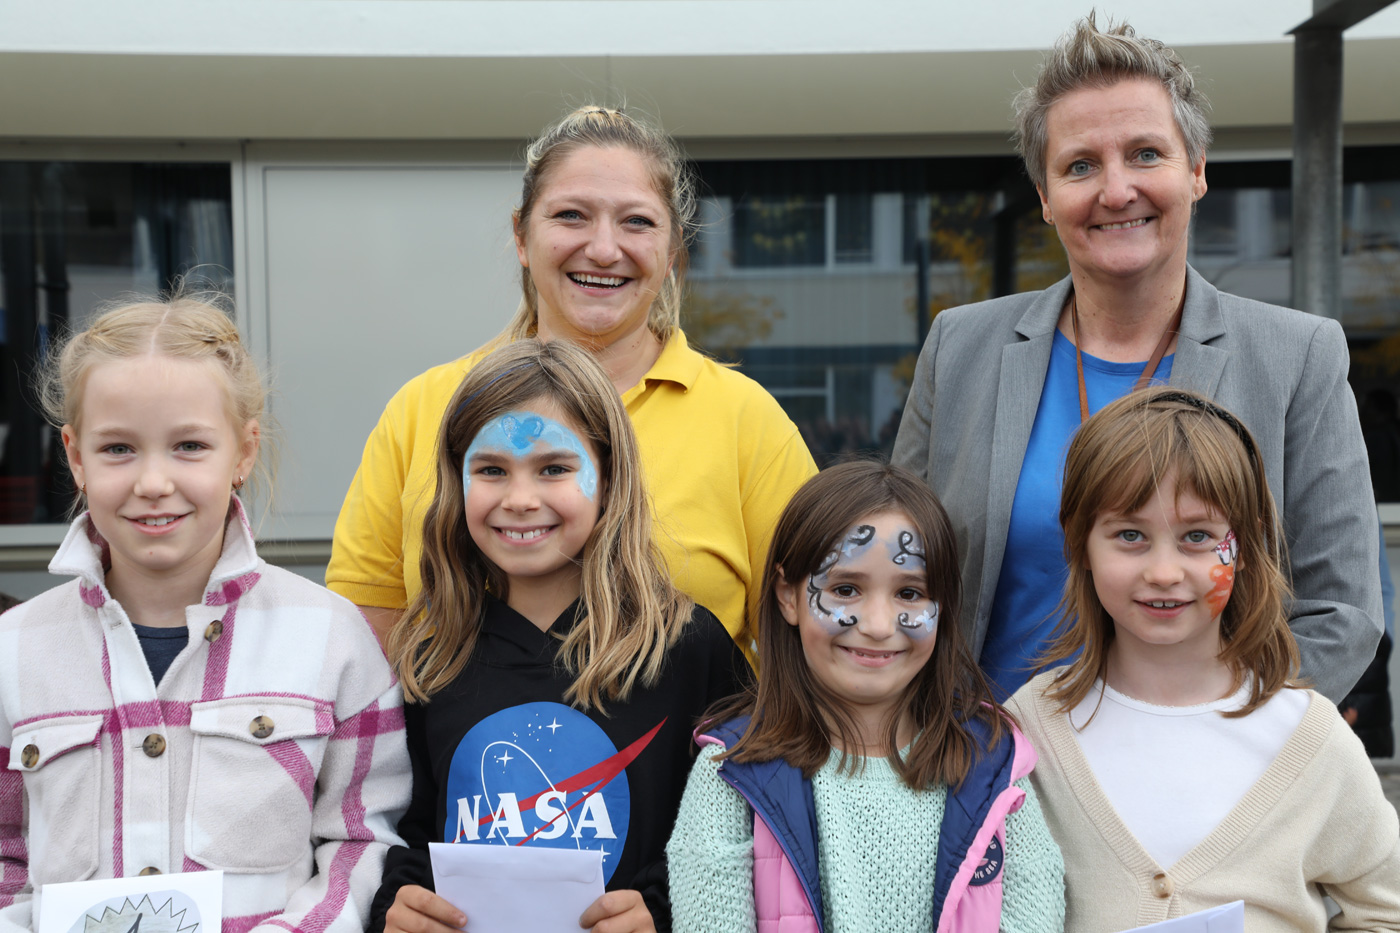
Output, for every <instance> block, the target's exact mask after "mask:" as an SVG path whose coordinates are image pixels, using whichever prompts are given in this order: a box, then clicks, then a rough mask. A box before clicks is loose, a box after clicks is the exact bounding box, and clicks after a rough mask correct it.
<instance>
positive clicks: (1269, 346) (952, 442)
mask: <svg viewBox="0 0 1400 933" xmlns="http://www.w3.org/2000/svg"><path fill="white" fill-rule="evenodd" d="M1069 287H1070V280H1069V279H1068V278H1066V279H1064V280H1063V281H1061V282H1059V283H1057V284H1055V285H1054V286H1052V287H1050V288H1048V289H1046V290H1045V291H1043V292H1030V293H1027V294H1023V295H1012V296H1010V297H1006V298H997V299H993V300H992V301H984V302H981V303H978V304H973V305H965V306H963V307H960V308H952V309H949V310H947V311H944V312H942V313H941V314H939V315H938V316H937V317H936V318H934V321H933V326H932V328H931V329H930V331H929V335H928V340H927V342H926V343H925V344H924V348H923V352H922V353H920V355H919V365H918V367H917V369H916V370H915V372H914V384H913V388H912V389H911V390H910V392H909V401H908V403H907V404H906V405H905V408H904V418H903V421H902V422H901V423H900V427H899V436H898V438H897V439H896V440H895V445H894V457H893V459H894V462H895V463H896V464H898V465H900V466H902V467H906V468H908V469H910V470H913V471H914V472H915V473H917V474H918V475H919V476H921V477H923V479H924V481H925V482H927V483H928V484H929V486H930V487H931V488H932V489H933V491H934V492H935V493H937V494H938V497H939V498H940V499H941V500H942V501H943V505H944V507H945V508H946V509H947V510H948V514H949V515H950V516H951V517H952V520H953V527H954V529H955V530H956V532H957V538H958V548H959V555H960V560H961V562H962V579H963V611H962V619H961V621H962V624H963V630H964V632H965V633H966V634H967V636H968V639H969V642H970V646H971V648H972V650H973V652H974V657H977V656H980V654H981V650H982V643H983V641H984V640H985V638H986V635H987V624H988V619H989V618H990V616H991V608H992V598H993V596H994V595H995V593H996V586H997V578H998V576H999V575H1000V573H1001V561H1002V556H1003V555H1004V553H1005V551H1006V534H1007V529H1008V528H1009V526H1010V523H1011V500H1012V496H1013V494H1014V493H1015V490H1016V483H1017V480H1018V478H1019V477H1020V475H1021V461H1022V458H1023V457H1024V456H1025V453H1026V444H1027V442H1028V441H1029V440H1030V436H1031V426H1032V424H1033V423H1034V421H1035V414H1036V409H1037V407H1038V406H1039V404H1040V391H1041V388H1042V387H1043V386H1044V385H1045V374H1046V371H1047V370H1048V368H1049V365H1050V347H1051V344H1052V342H1053V339H1054V333H1055V325H1056V322H1057V321H1058V320H1059V317H1060V309H1061V308H1063V307H1064V303H1065V300H1066V299H1067V297H1068V293H1069ZM1348 362H1349V358H1348V355H1347V346H1346V340H1345V338H1344V337H1343V335H1342V328H1341V326H1340V325H1339V324H1338V323H1337V322H1336V321H1334V320H1331V319H1328V318H1323V317H1318V316H1316V315H1312V314H1304V313H1303V312H1301V311H1293V310H1290V309H1288V308H1280V307H1278V306H1276V305H1269V304H1264V303H1263V302H1259V301H1251V300H1249V299H1247V298H1239V297H1237V296H1235V295H1229V294H1226V293H1224V292H1221V291H1218V290H1216V288H1215V287H1214V286H1213V285H1211V284H1210V283H1209V282H1207V281H1206V280H1205V279H1203V278H1201V277H1200V276H1199V275H1198V274H1197V273H1196V272H1195V270H1194V269H1189V268H1188V269H1187V276H1186V303H1185V306H1184V308H1183V311H1182V316H1181V331H1180V335H1179V336H1178V338H1177V344H1176V355H1175V359H1174V361H1173V363H1172V375H1171V384H1172V385H1174V386H1182V387H1185V388H1190V389H1194V390H1196V391H1198V392H1201V393H1203V394H1205V395H1207V396H1210V397H1212V398H1214V399H1215V400H1217V401H1218V402H1220V404H1222V405H1224V406H1225V407H1226V408H1229V409H1230V410H1231V411H1233V412H1234V413H1235V414H1237V415H1238V416H1239V417H1240V418H1241V419H1242V420H1243V421H1244V423H1245V424H1246V425H1248V426H1249V429H1250V431H1251V432H1253V434H1254V437H1255V439H1256V440H1257V441H1258V442H1259V447H1260V452H1261V453H1262V455H1263V458H1264V469H1265V472H1266V474H1267V475H1268V478H1269V486H1270V488H1271V490H1272V491H1273V494H1274V498H1275V500H1276V501H1277V502H1278V504H1279V508H1280V510H1281V512H1282V516H1283V525H1284V533H1285V536H1286V539H1287V543H1288V552H1289V558H1290V561H1289V563H1290V569H1291V573H1292V577H1291V578H1292V580H1293V586H1294V589H1295V591H1296V592H1295V597H1294V600H1293V602H1292V604H1291V606H1290V612H1289V615H1290V619H1291V622H1290V624H1291V626H1292V628H1293V634H1294V636H1295V637H1296V638H1297V639H1298V648H1299V650H1300V651H1301V652H1302V656H1303V676H1304V677H1307V678H1309V679H1310V680H1311V681H1312V683H1313V685H1314V686H1315V688H1316V689H1317V690H1318V692H1320V693H1322V694H1324V695H1326V696H1328V697H1330V698H1331V699H1332V700H1334V701H1335V700H1340V699H1341V698H1342V697H1343V696H1344V695H1346V693H1347V691H1348V690H1349V689H1350V688H1351V686H1352V684H1354V683H1355V682H1356V680H1357V678H1358V677H1360V676H1361V672H1362V671H1363V670H1365V668H1366V665H1367V664H1369V663H1370V661H1371V658H1372V657H1373V656H1374V654H1375V649H1376V644H1377V642H1378V641H1379V640H1380V635H1381V630H1382V616H1381V595H1380V594H1381V590H1380V571H1379V566H1380V565H1379V557H1380V555H1379V553H1378V542H1377V535H1376V509H1375V504H1374V500H1373V499H1372V497H1371V475H1370V469H1369V466H1368V462H1367V459H1366V447H1365V444H1364V442H1363V441H1362V439H1361V425H1360V423H1359V421H1358V420H1357V415H1356V400H1355V398H1354V397H1353V396H1352V392H1351V388H1350V386H1348V385H1347V366H1348ZM1036 648H1038V646H1030V647H1028V651H1027V654H1028V656H1029V655H1031V654H1033V652H1034V650H1035V649H1036Z"/></svg>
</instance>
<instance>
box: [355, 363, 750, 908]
mask: <svg viewBox="0 0 1400 933" xmlns="http://www.w3.org/2000/svg"><path fill="white" fill-rule="evenodd" d="M447 412H448V413H447V416H446V417H445V418H444V420H443V423H442V426H441V429H440V432H439V439H438V463H437V491H436V494H435V496H434V499H433V502H432V505H431V506H430V507H429V509H428V512H427V519H426V523H425V528H424V535H423V538H424V554H423V562H422V574H423V591H422V594H421V595H420V596H419V597H418V598H417V599H416V600H415V601H414V602H413V604H412V605H411V606H410V607H409V609H408V611H407V612H406V613H405V615H404V621H403V622H402V623H401V624H400V625H398V626H396V627H395V628H394V629H393V632H392V634H391V635H390V638H389V642H388V651H389V656H390V659H391V661H392V662H393V664H394V666H395V668H396V669H397V671H398V673H399V677H400V680H401V682H402V684H403V688H404V693H405V697H406V700H407V703H406V706H405V720H406V728H407V731H408V742H409V752H410V757H411V759H412V764H413V797H412V800H411V802H410V804H409V807H408V810H407V812H406V813H405V814H404V817H403V819H402V821H401V822H400V824H399V832H400V835H402V836H403V839H404V842H405V843H406V845H405V846H404V847H399V848H395V849H392V850H391V851H390V853H389V856H388V859H387V862H386V864H385V871H384V882H383V885H382V886H381V888H380V890H379V894H378V896H377V897H376V898H375V902H374V905H373V907H372V909H371V926H370V928H371V930H376V931H377V930H379V929H386V930H389V931H404V933H449V931H451V930H453V929H457V928H461V927H463V926H464V925H465V924H466V923H467V922H468V920H469V918H467V917H464V916H463V915H462V913H461V912H460V911H458V910H457V909H456V908H454V907H453V906H452V905H451V904H449V903H448V902H447V901H446V900H444V899H443V898H441V897H439V896H438V895H436V894H435V893H433V892H432V891H431V890H429V889H430V888H431V886H432V872H431V866H430V862H429V857H428V843H430V842H453V843H461V844H468V845H522V844H523V845H530V846H553V847H565V848H570V849H577V848H587V849H597V850H600V851H602V853H603V872H604V878H605V883H606V888H607V892H608V893H606V894H604V895H603V897H601V898H600V899H599V900H598V901H597V902H595V903H594V904H593V905H592V907H590V908H589V909H588V910H587V911H586V912H585V913H584V914H583V916H582V917H580V918H579V926H580V927H581V928H594V926H595V925H597V924H600V923H603V922H604V921H607V923H606V925H605V926H604V927H602V928H603V929H606V930H609V931H629V930H637V931H647V930H652V929H660V930H666V929H669V928H670V911H669V903H668V898H667V884H666V869H665V862H664V847H665V842H666V838H667V836H668V834H669V833H670V830H671V825H672V822H673V821H674V819H675V814H676V809H677V808H678V806H679V805H680V797H681V792H682V790H683V789H684V785H685V776H686V773H687V772H688V770H689V767H690V762H691V760H692V759H693V751H692V742H691V729H692V728H693V727H694V724H695V722H696V721H697V720H698V718H699V716H700V715H701V713H702V712H703V711H704V710H705V708H706V707H707V706H708V705H709V704H710V703H712V702H714V701H716V700H718V699H719V698H721V697H724V696H728V695H730V694H732V693H734V692H736V691H737V690H739V689H742V687H743V684H744V682H745V681H746V679H747V672H748V667H747V664H746V663H745V661H744V660H743V656H742V655H741V654H740V653H739V650H738V648H737V647H736V646H735V644H734V641H733V639H732V638H730V637H729V635H728V634H727V633H726V631H725V629H724V627H723V626H722V625H721V624H720V623H719V621H718V620H717V619H716V618H715V617H714V616H713V615H711V614H710V613H709V612H708V611H707V610H705V609H703V608H701V607H698V606H695V605H694V604H693V603H692V602H691V600H690V599H689V598H688V597H686V596H685V595H683V594H682V593H680V592H679V591H678V590H676V589H675V588H674V586H672V584H671V582H670V580H669V577H668V575H667V574H666V572H665V570H664V565H663V564H662V562H661V560H660V558H659V557H658V555H657V552H656V549H655V547H654V544H653V542H652V540H651V528H652V525H651V517H650V507H649V503H648V500H647V495H646V492H645V489H644V488H643V485H642V478H641V476H642V475H641V467H640V465H639V462H638V454H637V446H636V440H635V438H634V436H633V433H632V427H631V422H630V421H629V420H628V417H627V412H626V410H625V409H624V408H623V406H622V402H621V400H620V398H619V397H618V395H617V392H616V391H615V390H614V389H613V387H612V384H611V383H610V382H609V381H608V379H607V376H606V375H605V374H604V372H603V370H602V369H601V368H600V367H599V365H598V364H597V362H595V361H594V360H593V359H592V358H591V357H590V356H589V354H588V353H586V352H585V351H584V350H582V349H580V348H578V347H577V346H574V345H573V344H570V343H568V342H567V341H559V340H555V341H550V342H549V343H547V344H546V343H541V342H540V341H538V340H521V341H517V342H515V343H512V344H509V345H507V346H505V347H503V348H501V349H499V350H497V351H495V352H494V353H492V354H491V355H489V356H488V357H486V358H485V359H483V360H482V361H481V362H480V363H479V364H478V365H477V366H476V367H474V368H473V369H472V371H471V373H470V374H468V376H467V377H466V379H465V380H464V381H463V382H462V384H461V385H460V386H459V387H458V389H457V392H456V394H455V396H454V397H453V399H452V402H451V404H449V405H448V408H447Z"/></svg>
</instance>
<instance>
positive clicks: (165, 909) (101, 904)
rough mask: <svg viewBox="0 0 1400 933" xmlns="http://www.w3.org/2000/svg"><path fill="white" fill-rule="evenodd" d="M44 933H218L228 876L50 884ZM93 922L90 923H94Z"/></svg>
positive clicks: (43, 905) (43, 909) (42, 911)
mask: <svg viewBox="0 0 1400 933" xmlns="http://www.w3.org/2000/svg"><path fill="white" fill-rule="evenodd" d="M38 908H39V933H130V931H131V930H132V928H133V926H135V924H136V922H137V918H138V917H139V918H140V926H139V927H136V931H137V933H177V931H178V933H219V930H220V925H221V923H222V922H223V908H224V873H223V872H221V871H191V872H180V873H177V874H172V875H137V876H134V877H131V878H100V879H98V880H96V881H69V882H65V883H63V884H46V885H44V886H43V888H42V889H40V891H39V902H38ZM89 918H91V919H89Z"/></svg>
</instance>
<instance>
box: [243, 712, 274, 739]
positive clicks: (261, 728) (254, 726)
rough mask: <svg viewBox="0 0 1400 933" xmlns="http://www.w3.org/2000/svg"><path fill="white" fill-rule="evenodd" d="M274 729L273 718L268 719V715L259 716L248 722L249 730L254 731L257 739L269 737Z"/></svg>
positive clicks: (254, 736)
mask: <svg viewBox="0 0 1400 933" xmlns="http://www.w3.org/2000/svg"><path fill="white" fill-rule="evenodd" d="M272 729H273V725H272V720H271V719H268V718H267V717H266V716H259V717H257V718H256V719H254V720H253V721H252V722H250V723H248V731H249V732H251V733H253V738H255V739H265V738H267V737H268V736H269V735H272Z"/></svg>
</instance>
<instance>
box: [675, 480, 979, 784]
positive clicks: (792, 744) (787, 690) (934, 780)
mask: <svg viewBox="0 0 1400 933" xmlns="http://www.w3.org/2000/svg"><path fill="white" fill-rule="evenodd" d="M881 512H899V513H902V514H903V515H905V516H907V517H908V518H909V521H910V523H911V524H913V526H914V529H915V530H916V531H918V533H919V536H920V538H921V539H922V540H923V542H924V551H925V553H926V555H927V560H926V564H925V566H926V570H927V574H928V576H927V580H926V583H927V586H928V593H929V596H930V597H931V598H933V599H935V600H937V601H938V603H939V606H940V613H939V615H940V618H942V619H944V620H946V622H945V624H943V625H940V626H939V628H938V635H937V638H938V640H937V642H936V644H935V646H934V650H933V656H932V657H931V658H930V659H929V661H928V663H927V664H925V665H924V668H923V670H921V671H920V672H919V673H918V674H917V675H916V676H915V677H914V679H913V680H912V681H910V682H909V685H908V686H907V687H905V689H904V693H903V695H902V696H901V697H900V698H899V702H898V704H897V705H896V711H897V712H896V714H895V715H894V716H892V717H891V721H890V722H889V723H888V724H887V728H888V736H887V740H886V745H887V747H888V748H891V749H895V750H896V751H894V752H892V753H891V755H890V761H891V763H892V764H893V766H894V768H895V770H896V771H897V772H898V773H899V775H900V777H901V778H902V779H903V780H904V782H905V783H906V784H907V785H908V786H910V787H912V788H915V789H923V788H928V787H932V786H934V785H936V784H940V783H942V784H948V785H957V784H958V783H959V782H961V781H962V779H963V778H964V777H965V776H966V775H967V771H968V768H969V767H970V766H971V765H972V762H973V760H974V758H975V756H976V755H977V754H978V743H977V741H976V740H975V739H974V738H973V736H972V735H971V734H970V733H969V731H968V729H967V723H969V722H971V721H972V720H981V721H982V722H984V723H985V724H986V726H987V728H988V735H989V737H990V741H991V742H993V743H995V742H996V741H997V740H999V739H1000V737H1001V735H1002V733H1003V730H1004V729H1005V728H1006V721H1007V714H1006V713H1005V712H1004V711H1003V710H1001V708H1000V707H998V706H997V705H996V704H995V702H994V701H993V700H992V694H991V689H990V688H989V687H988V686H987V681H986V679H985V678H984V677H983V676H982V672H981V671H980V670H979V669H978V667H977V664H976V663H975V662H974V661H973V659H972V656H971V654H970V653H969V651H968V648H967V642H966V640H965V639H964V636H963V633H962V631H961V629H960V628H959V626H958V623H957V619H958V610H959V603H960V601H961V598H962V583H961V580H960V578H959V575H958V553H957V541H956V539H955V538H954V536H953V528H952V525H951V523H950V522H949V521H948V515H947V513H946V512H944V511H943V506H942V505H941V504H940V503H939V502H938V498H937V497H936V496H935V495H934V494H933V493H932V492H930V491H929V488H928V487H927V486H925V485H924V484H923V483H922V482H921V481H920V480H919V479H918V478H917V477H915V476H914V475H913V474H911V473H909V472H907V471H905V470H902V469H900V468H899V467H894V466H890V465H889V464H887V463H882V462H879V461H875V460H856V461H852V462H849V463H842V464H838V465H836V466H832V467H828V468H827V469H825V470H823V471H822V472H821V473H818V474H817V475H816V476H814V477H813V478H812V479H810V480H808V481H807V483H806V485H804V486H803V487H802V488H801V489H799V490H798V491H797V493H796V495H794V496H793V497H792V500H791V501H790V502H789V503H788V506H787V508H786V509H784V510H783V515H782V517H781V518H780V519H779V520H778V526H777V528H776V529H775V530H774V532H773V543H772V546H771V548H770V550H769V553H768V563H767V566H766V567H765V568H764V572H763V591H762V595H761V597H760V602H759V607H758V655H759V658H760V659H761V661H762V675H761V676H760V677H759V679H758V685H757V687H756V688H754V689H751V690H750V691H749V692H748V693H745V694H741V695H740V696H738V697H735V698H733V699H730V700H728V701H725V702H723V703H721V704H719V705H718V706H717V707H715V708H714V709H712V710H711V711H709V712H708V713H707V714H706V716H705V719H704V722H703V724H702V726H701V728H702V729H704V728H707V727H709V726H712V725H717V724H719V723H723V722H727V721H729V720H731V719H733V718H735V717H736V716H744V715H747V716H750V717H751V719H750V721H749V726H748V729H747V730H746V731H745V732H744V734H743V735H742V736H741V737H740V738H739V739H738V740H737V741H736V742H734V744H733V745H732V746H730V748H729V750H728V751H727V752H726V753H725V757H730V758H733V759H734V760H735V761H772V760H774V759H777V758H781V759H783V760H785V761H787V762H788V763H789V764H791V765H793V766H794V767H797V768H800V769H801V770H802V773H803V774H804V775H806V776H807V777H809V778H810V777H811V776H812V775H813V774H815V773H816V771H817V769H818V768H820V767H821V766H822V765H823V764H825V763H826V761H827V759H828V758H829V757H830V755H831V753H832V746H833V743H834V744H835V745H836V746H838V747H839V748H841V749H842V752H841V765H840V766H841V767H842V768H847V767H848V766H849V767H851V768H855V767H858V764H857V763H856V761H855V759H853V758H852V757H850V756H848V754H847V750H852V749H858V748H860V747H861V743H860V741H859V739H858V738H857V736H858V735H859V730H858V729H857V728H856V725H855V721H854V720H853V718H852V717H851V714H850V713H849V712H848V711H847V710H846V709H845V708H844V707H843V706H842V704H841V702H840V701H839V700H838V699H837V698H836V697H834V696H833V695H832V694H831V692H830V691H828V690H827V689H826V688H825V687H823V686H822V684H821V682H820V681H818V680H817V678H816V677H814V676H813V674H812V671H811V669H810V668H809V667H808V666H807V660H806V656H805V655H804V654H803V651H802V641H801V635H800V633H799V631H798V629H797V627H796V626H793V625H789V624H788V623H787V621H786V620H785V619H784V618H783V614H782V609H781V607H780V606H779V602H778V592H777V590H778V583H779V581H780V580H783V579H786V580H800V579H804V578H806V577H808V576H811V575H812V574H814V573H816V572H817V571H818V567H819V566H820V564H821V562H822V559H823V558H825V557H826V555H827V554H829V553H830V552H831V551H832V550H833V549H834V548H835V547H836V546H837V543H838V542H839V541H840V539H841V536H842V535H844V534H845V533H846V531H847V530H848V529H849V528H850V527H851V526H852V525H854V524H856V523H857V522H859V521H860V520H861V519H863V518H866V517H867V516H871V515H877V514H879V513H881ZM903 722H907V723H908V724H909V725H910V726H912V728H913V730H914V731H915V739H914V742H913V744H912V745H911V746H910V749H909V754H908V756H907V757H901V756H900V754H899V752H898V748H899V744H898V739H897V735H898V732H899V728H900V726H901V724H902V723H903Z"/></svg>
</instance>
